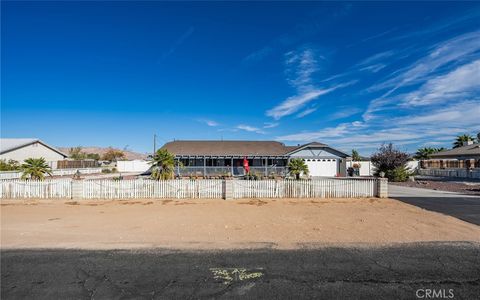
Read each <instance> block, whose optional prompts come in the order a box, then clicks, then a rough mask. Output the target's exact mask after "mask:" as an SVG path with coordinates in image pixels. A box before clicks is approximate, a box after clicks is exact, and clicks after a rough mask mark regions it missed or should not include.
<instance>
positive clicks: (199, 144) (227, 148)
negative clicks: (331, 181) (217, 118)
mask: <svg viewBox="0 0 480 300" xmlns="http://www.w3.org/2000/svg"><path fill="white" fill-rule="evenodd" d="M295 148H296V147H295ZM162 149H167V150H168V151H169V152H171V153H174V154H175V155H185V156H186V155H191V156H203V155H207V156H208V155H211V156H222V155H227V156H255V155H267V156H269V155H271V156H277V155H284V154H285V153H287V152H290V151H291V150H292V147H291V146H285V144H283V143H280V142H276V141H173V142H168V143H166V144H165V145H164V146H163V147H162Z"/></svg>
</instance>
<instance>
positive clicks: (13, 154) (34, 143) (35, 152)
mask: <svg viewBox="0 0 480 300" xmlns="http://www.w3.org/2000/svg"><path fill="white" fill-rule="evenodd" d="M41 157H43V158H44V159H45V160H46V161H47V162H48V163H49V165H50V166H51V167H52V168H54V169H55V168H56V167H57V161H59V160H62V159H65V158H66V157H67V155H66V154H64V153H62V152H60V151H59V150H57V149H55V148H54V147H52V146H50V145H48V144H46V143H44V142H42V141H41V140H39V139H0V159H4V160H7V161H8V160H10V159H12V160H16V161H18V162H20V163H22V162H23V161H24V160H25V159H27V158H41Z"/></svg>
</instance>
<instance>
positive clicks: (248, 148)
mask: <svg viewBox="0 0 480 300" xmlns="http://www.w3.org/2000/svg"><path fill="white" fill-rule="evenodd" d="M162 149H166V150H168V151H169V152H171V153H173V154H175V160H176V161H178V162H180V163H181V164H180V165H181V166H182V167H180V166H179V167H177V168H176V175H179V176H189V175H198V176H213V175H227V174H231V175H233V176H238V175H244V174H245V169H244V167H243V160H244V159H245V158H246V159H247V160H248V164H249V166H250V172H251V173H255V174H258V175H262V176H270V175H281V176H284V175H286V173H287V165H288V162H289V160H290V159H292V158H301V159H303V160H304V161H305V163H306V164H307V166H308V168H309V171H310V175H311V176H345V174H346V160H347V158H348V154H346V153H344V152H342V151H339V150H336V149H334V148H332V147H330V146H328V145H325V144H322V143H317V142H313V143H308V144H304V145H297V146H287V145H285V144H283V143H280V142H277V141H182V140H176V141H173V142H168V143H166V144H165V145H164V146H163V147H162Z"/></svg>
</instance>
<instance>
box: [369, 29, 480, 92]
mask: <svg viewBox="0 0 480 300" xmlns="http://www.w3.org/2000/svg"><path fill="white" fill-rule="evenodd" d="M478 50H480V31H474V32H469V33H466V34H462V35H460V36H457V37H455V38H452V39H449V40H447V41H445V42H442V43H439V44H437V45H436V46H435V47H433V49H432V50H431V51H430V53H429V54H428V55H427V56H425V57H423V58H421V59H419V60H417V61H416V62H414V63H413V64H411V65H410V66H409V67H408V68H407V69H406V70H405V71H404V72H402V73H400V74H399V75H397V76H394V77H393V78H390V79H388V80H386V81H384V82H381V83H379V84H376V85H374V86H372V87H370V88H369V90H370V91H378V90H383V89H387V88H389V89H390V90H389V91H388V92H386V94H385V96H388V95H390V94H391V93H393V92H394V91H395V90H397V89H398V88H400V87H403V86H408V85H412V84H416V83H418V82H419V81H422V80H425V79H428V76H429V75H431V74H432V73H435V72H437V71H438V69H439V68H441V67H443V66H445V65H447V64H451V63H457V62H459V61H460V60H461V59H462V58H465V57H466V56H468V55H470V54H473V53H475V52H477V51H478Z"/></svg>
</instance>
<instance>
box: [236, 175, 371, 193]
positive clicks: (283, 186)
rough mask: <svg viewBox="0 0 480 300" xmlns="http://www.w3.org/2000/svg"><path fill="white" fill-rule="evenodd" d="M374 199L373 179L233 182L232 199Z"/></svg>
mask: <svg viewBox="0 0 480 300" xmlns="http://www.w3.org/2000/svg"><path fill="white" fill-rule="evenodd" d="M376 195H377V180H376V179H373V178H371V179H370V178H369V179H363V178H362V179H340V178H335V179H333V178H325V179H323V178H317V179H314V180H300V181H298V180H279V181H276V180H259V181H245V180H235V181H233V198H355V197H375V196H376Z"/></svg>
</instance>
